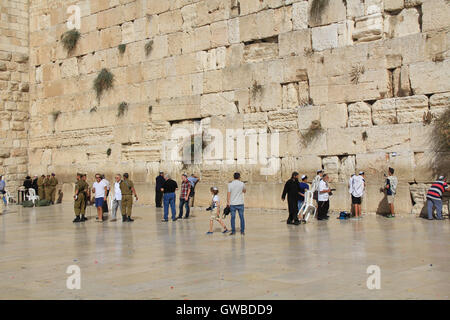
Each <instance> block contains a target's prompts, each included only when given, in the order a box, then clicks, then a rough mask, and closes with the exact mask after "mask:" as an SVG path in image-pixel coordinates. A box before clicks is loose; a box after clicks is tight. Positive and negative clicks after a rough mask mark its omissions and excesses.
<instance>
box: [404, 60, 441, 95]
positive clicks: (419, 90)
mask: <svg viewBox="0 0 450 320" xmlns="http://www.w3.org/2000/svg"><path fill="white" fill-rule="evenodd" d="M448 70H450V59H447V60H444V61H442V62H432V61H429V62H419V63H414V64H411V65H410V66H409V77H410V79H411V89H412V90H413V92H414V93H415V94H431V93H439V92H448V91H450V81H449V78H450V77H449V71H448Z"/></svg>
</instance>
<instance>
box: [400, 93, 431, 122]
mask: <svg viewBox="0 0 450 320" xmlns="http://www.w3.org/2000/svg"><path fill="white" fill-rule="evenodd" d="M395 105H396V110H397V119H398V123H412V122H421V121H422V119H423V114H424V113H425V112H427V111H428V97H427V96H412V97H404V98H397V99H396V100H395Z"/></svg>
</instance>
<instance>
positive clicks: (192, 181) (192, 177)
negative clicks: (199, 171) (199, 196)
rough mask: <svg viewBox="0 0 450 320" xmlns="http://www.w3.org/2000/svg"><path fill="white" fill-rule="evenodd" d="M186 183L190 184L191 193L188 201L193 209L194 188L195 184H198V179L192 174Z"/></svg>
mask: <svg viewBox="0 0 450 320" xmlns="http://www.w3.org/2000/svg"><path fill="white" fill-rule="evenodd" d="M188 181H189V182H190V183H191V193H190V194H189V198H190V199H189V200H190V202H191V207H193V206H194V201H195V187H196V185H197V183H199V182H200V178H199V177H197V176H196V175H195V174H193V173H192V174H191V175H190V176H189V178H188Z"/></svg>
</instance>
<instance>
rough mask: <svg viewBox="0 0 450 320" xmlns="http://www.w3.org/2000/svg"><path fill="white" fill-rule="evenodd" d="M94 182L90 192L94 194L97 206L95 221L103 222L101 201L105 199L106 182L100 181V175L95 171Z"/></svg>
mask: <svg viewBox="0 0 450 320" xmlns="http://www.w3.org/2000/svg"><path fill="white" fill-rule="evenodd" d="M95 180H96V181H95V182H94V184H93V185H92V192H93V193H94V195H95V206H96V208H97V220H96V221H97V222H103V203H104V202H105V201H106V191H107V188H106V184H105V183H104V182H103V181H102V176H101V175H100V174H99V173H97V174H96V175H95Z"/></svg>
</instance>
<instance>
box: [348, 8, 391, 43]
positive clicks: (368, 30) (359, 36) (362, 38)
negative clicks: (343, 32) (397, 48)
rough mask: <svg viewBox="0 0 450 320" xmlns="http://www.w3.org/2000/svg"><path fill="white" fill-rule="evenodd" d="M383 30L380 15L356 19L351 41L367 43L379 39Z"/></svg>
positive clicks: (375, 14)
mask: <svg viewBox="0 0 450 320" xmlns="http://www.w3.org/2000/svg"><path fill="white" fill-rule="evenodd" d="M383 29H384V26H383V16H382V15H381V13H374V14H371V15H367V16H363V17H359V18H356V19H355V30H354V32H353V40H354V41H359V42H367V41H374V40H378V39H381V37H382V36H383Z"/></svg>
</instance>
